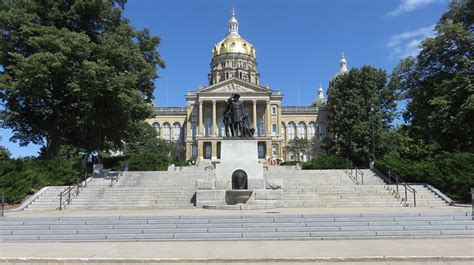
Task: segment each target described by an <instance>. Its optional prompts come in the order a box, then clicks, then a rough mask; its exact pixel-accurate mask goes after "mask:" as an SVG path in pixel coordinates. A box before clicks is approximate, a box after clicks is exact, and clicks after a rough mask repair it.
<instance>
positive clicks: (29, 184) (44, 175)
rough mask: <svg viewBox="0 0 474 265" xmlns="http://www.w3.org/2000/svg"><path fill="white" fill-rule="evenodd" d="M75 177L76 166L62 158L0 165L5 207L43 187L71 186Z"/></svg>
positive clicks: (8, 162)
mask: <svg viewBox="0 0 474 265" xmlns="http://www.w3.org/2000/svg"><path fill="white" fill-rule="evenodd" d="M79 177H80V173H79V169H78V164H77V163H76V162H75V161H71V160H66V159H64V158H53V159H49V160H43V159H38V158H26V159H9V160H2V161H0V190H2V191H3V192H5V199H6V202H7V203H19V202H21V201H22V200H23V198H24V197H25V196H26V195H28V194H32V193H34V192H36V191H37V190H39V189H41V188H43V187H45V186H59V185H69V184H73V183H74V182H75V181H76V180H77V179H78V178H79Z"/></svg>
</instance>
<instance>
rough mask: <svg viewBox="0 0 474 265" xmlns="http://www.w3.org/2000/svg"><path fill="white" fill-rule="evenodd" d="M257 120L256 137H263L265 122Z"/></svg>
mask: <svg viewBox="0 0 474 265" xmlns="http://www.w3.org/2000/svg"><path fill="white" fill-rule="evenodd" d="M257 120H258V126H257V131H258V136H265V121H264V120H263V119H261V118H257Z"/></svg>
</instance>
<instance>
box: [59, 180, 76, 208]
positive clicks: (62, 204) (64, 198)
mask: <svg viewBox="0 0 474 265" xmlns="http://www.w3.org/2000/svg"><path fill="white" fill-rule="evenodd" d="M74 187H75V186H69V187H67V188H66V189H64V190H63V191H62V192H61V193H59V195H58V196H59V208H58V209H59V210H60V211H61V210H64V209H65V208H66V205H68V204H71V192H72V190H73V189H74ZM72 196H73V195H72Z"/></svg>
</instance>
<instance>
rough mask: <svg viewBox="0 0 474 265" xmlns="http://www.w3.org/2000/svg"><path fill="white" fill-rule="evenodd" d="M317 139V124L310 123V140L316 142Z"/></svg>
mask: <svg viewBox="0 0 474 265" xmlns="http://www.w3.org/2000/svg"><path fill="white" fill-rule="evenodd" d="M315 137H316V123H314V122H310V123H309V139H310V140H314V138H315Z"/></svg>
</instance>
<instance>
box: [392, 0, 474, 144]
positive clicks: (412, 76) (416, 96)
mask: <svg viewBox="0 0 474 265" xmlns="http://www.w3.org/2000/svg"><path fill="white" fill-rule="evenodd" d="M473 10H474V0H454V1H452V3H451V5H450V8H449V10H448V11H447V12H446V13H445V14H444V15H443V16H442V17H441V19H440V22H439V23H438V24H437V25H436V27H435V33H436V34H435V36H434V37H433V38H427V39H426V40H424V41H423V42H422V43H421V46H420V48H421V50H420V53H419V54H418V55H417V56H416V58H413V57H408V58H406V59H404V60H402V61H401V62H400V64H399V65H398V66H397V67H396V69H395V70H394V74H395V75H397V77H398V79H399V81H400V86H401V87H402V88H403V90H404V95H405V97H406V98H407V99H408V104H407V110H406V112H405V113H404V118H405V120H406V121H407V122H408V123H409V124H410V126H409V129H410V135H411V137H413V138H417V139H420V140H421V141H423V142H426V143H428V144H430V145H439V146H440V149H442V150H446V151H468V152H474V84H473V82H474V59H473V58H474V54H473V52H474V33H473V31H474V26H473V22H474V19H473V17H474V14H473V13H474V11H473Z"/></svg>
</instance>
